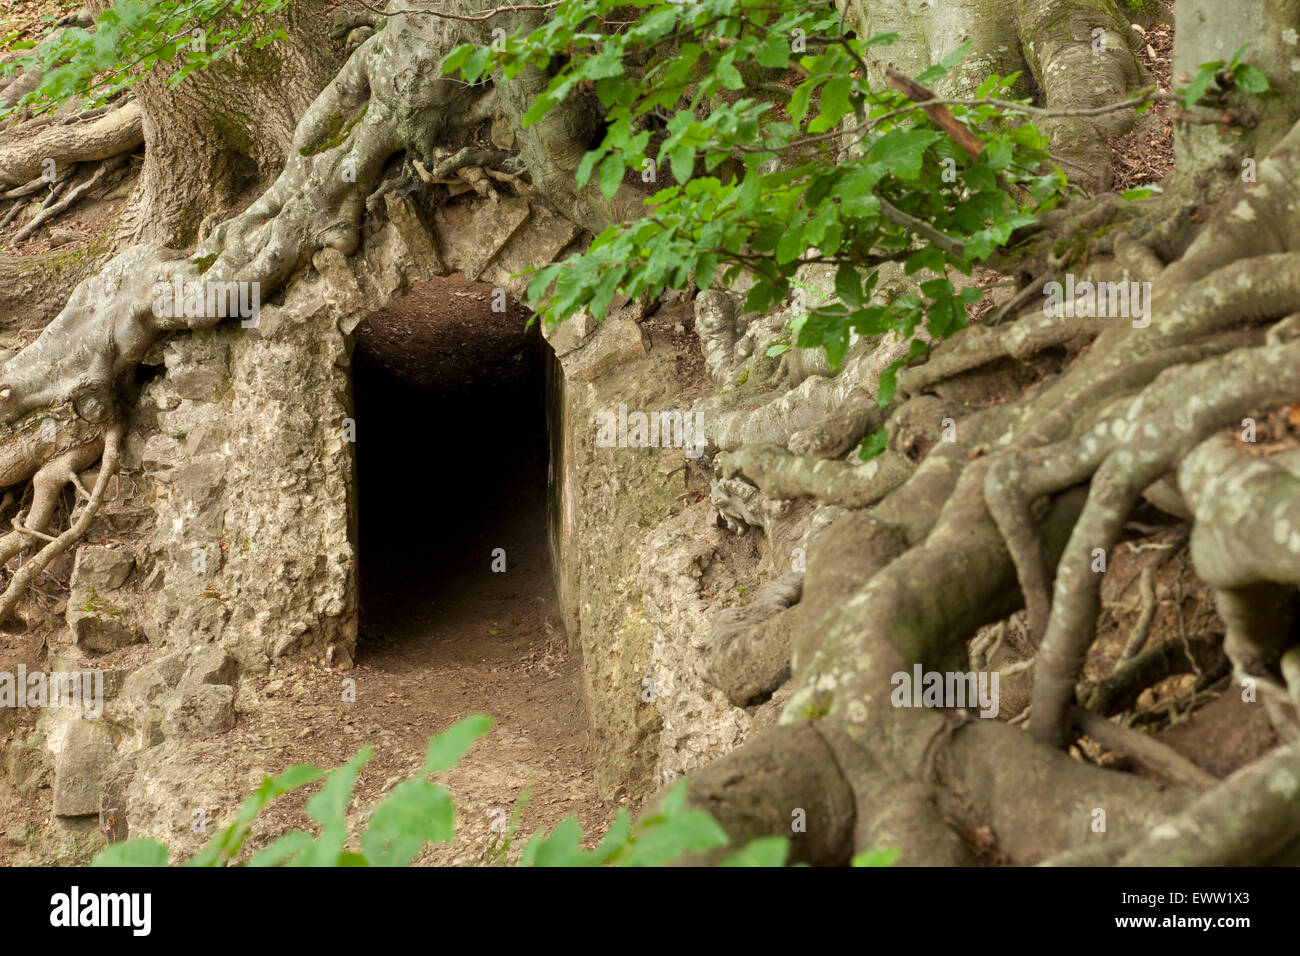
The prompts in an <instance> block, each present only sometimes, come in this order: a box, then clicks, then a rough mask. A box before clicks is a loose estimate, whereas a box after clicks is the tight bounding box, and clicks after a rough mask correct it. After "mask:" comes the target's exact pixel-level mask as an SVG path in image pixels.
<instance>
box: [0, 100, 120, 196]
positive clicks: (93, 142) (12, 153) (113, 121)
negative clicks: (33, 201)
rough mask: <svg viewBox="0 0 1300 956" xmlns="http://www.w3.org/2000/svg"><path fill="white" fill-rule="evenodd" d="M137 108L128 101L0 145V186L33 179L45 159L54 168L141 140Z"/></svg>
mask: <svg viewBox="0 0 1300 956" xmlns="http://www.w3.org/2000/svg"><path fill="white" fill-rule="evenodd" d="M141 122H142V121H141V118H140V107H139V106H138V105H137V104H136V103H134V102H130V103H127V104H125V105H123V106H122V107H120V108H119V109H116V110H114V111H113V112H111V113H108V114H107V115H104V116H101V117H99V118H98V119H96V120H94V121H93V122H91V123H87V124H85V125H78V126H55V127H52V128H50V129H47V130H45V131H44V132H41V133H38V134H37V135H35V136H32V137H30V138H29V139H24V140H20V141H18V142H16V143H10V144H9V145H7V146H0V185H4V186H21V185H23V184H25V183H27V182H29V181H30V180H32V179H35V178H37V177H38V176H40V174H41V173H42V172H43V171H44V169H45V163H46V160H53V161H54V164H55V168H56V171H57V172H58V173H59V174H60V175H62V173H63V169H64V167H66V166H70V165H71V164H73V163H85V162H93V161H95V160H100V159H108V158H109V157H111V156H116V155H118V154H119V153H126V152H130V151H131V150H133V149H135V148H136V147H137V146H139V145H140V144H141V143H143V142H144V128H143V126H142V125H141Z"/></svg>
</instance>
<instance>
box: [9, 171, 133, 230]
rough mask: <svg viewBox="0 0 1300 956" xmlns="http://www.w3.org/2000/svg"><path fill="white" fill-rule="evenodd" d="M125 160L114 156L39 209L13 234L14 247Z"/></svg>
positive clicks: (92, 187) (97, 183) (70, 204)
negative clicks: (82, 180) (83, 179)
mask: <svg viewBox="0 0 1300 956" xmlns="http://www.w3.org/2000/svg"><path fill="white" fill-rule="evenodd" d="M126 159H127V157H126V155H125V154H122V155H118V156H114V157H113V158H112V159H109V160H108V161H107V162H104V163H101V164H100V165H99V167H98V168H97V169H96V170H95V171H94V172H93V173H92V174H91V175H90V178H88V179H87V180H86V181H85V182H83V183H80V184H78V185H77V186H75V187H73V188H72V189H69V190H68V191H67V192H66V193H65V194H64V195H63V197H62V198H60V199H59V200H58V201H57V202H53V203H50V204H49V205H48V206H43V207H41V211H40V212H38V213H37V214H36V215H35V216H34V217H33V218H32V221H31V222H29V223H28V224H27V225H25V226H23V227H22V228H21V229H19V230H18V232H16V233H15V234H14V237H13V240H12V241H13V242H14V244H15V245H16V244H17V243H20V242H23V241H24V240H26V239H27V238H28V237H29V236H31V235H32V233H34V232H35V231H36V230H37V229H39V228H40V227H41V226H43V225H45V223H47V222H49V221H50V220H51V219H53V218H54V217H55V216H57V215H59V214H60V213H62V212H63V211H64V210H65V209H68V208H69V207H70V206H72V204H73V203H75V202H76V201H77V200H78V199H80V198H81V197H82V196H84V195H85V194H86V193H88V192H90V190H92V189H94V188H95V187H96V186H98V185H99V184H100V183H102V182H103V181H104V179H105V177H107V176H108V175H109V174H110V173H112V172H113V171H114V170H115V169H117V168H118V167H119V166H121V165H122V164H123V163H125V162H126Z"/></svg>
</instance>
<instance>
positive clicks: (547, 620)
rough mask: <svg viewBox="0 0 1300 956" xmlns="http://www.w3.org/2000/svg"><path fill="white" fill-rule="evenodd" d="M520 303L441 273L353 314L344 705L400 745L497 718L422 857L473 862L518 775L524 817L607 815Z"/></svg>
mask: <svg viewBox="0 0 1300 956" xmlns="http://www.w3.org/2000/svg"><path fill="white" fill-rule="evenodd" d="M494 297H495V299H494ZM494 301H495V303H496V304H497V305H498V308H500V306H501V305H502V304H504V305H505V310H504V311H494V310H493V308H492V306H493V304H494ZM528 318H529V312H528V311H527V310H526V309H525V308H524V307H523V306H521V305H519V304H518V303H516V302H514V301H509V302H506V301H505V293H504V290H497V289H495V288H494V287H493V286H491V285H485V284H481V283H473V282H469V281H466V280H465V279H463V278H462V277H460V276H451V277H446V278H442V279H437V280H433V281H430V282H424V283H417V284H416V285H414V286H412V288H411V290H410V291H409V292H408V294H407V295H405V296H403V297H402V298H401V299H399V300H397V301H396V302H394V303H393V304H392V305H391V306H390V307H389V308H387V309H385V310H384V311H382V312H379V313H376V314H374V315H371V316H370V317H368V318H367V319H366V320H365V321H364V322H363V323H362V324H361V325H360V326H358V327H357V329H356V332H355V337H356V351H355V353H354V356H353V400H354V417H355V419H356V423H357V434H356V446H355V447H356V456H357V458H356V461H357V477H356V481H357V499H356V500H357V519H358V543H359V569H360V570H359V576H360V589H361V627H360V637H359V640H358V646H357V664H358V667H357V671H356V674H357V678H356V679H357V705H358V707H360V708H361V709H362V710H363V711H366V712H367V715H368V716H369V717H370V718H371V719H372V720H373V721H374V722H376V723H380V724H384V725H386V726H387V728H388V729H389V730H390V731H391V732H393V733H394V734H396V735H397V736H398V737H400V738H401V739H402V741H403V746H404V747H406V748H407V752H409V753H410V754H412V755H415V754H419V753H422V752H423V747H424V745H425V744H426V743H427V741H428V738H429V737H430V736H431V735H432V734H434V733H437V732H439V731H441V730H444V729H445V728H446V727H447V726H448V725H449V724H451V723H452V722H453V721H455V720H457V719H459V718H460V717H463V716H466V715H468V714H472V713H487V714H490V715H492V716H493V717H494V718H496V726H495V728H494V729H493V731H492V732H491V733H490V734H489V735H488V736H487V737H485V738H483V740H481V741H480V742H479V743H478V744H477V745H476V746H475V748H474V749H473V750H472V751H471V752H470V754H469V755H467V756H466V758H465V759H464V760H463V761H462V764H461V766H459V767H457V768H456V769H455V770H453V771H451V773H450V774H448V775H447V777H446V780H445V782H446V784H447V786H448V787H449V789H451V790H452V794H453V797H454V799H455V800H456V803H457V805H458V806H459V807H460V808H461V810H460V813H461V817H460V819H461V821H462V822H461V825H460V832H461V836H460V837H459V838H458V840H457V843H456V845H455V846H454V847H446V848H442V849H430V850H426V854H429V853H433V854H435V857H434V859H432V860H429V861H427V862H444V863H446V862H475V861H476V859H477V858H476V857H474V856H473V854H474V853H477V852H480V851H482V850H483V848H484V847H486V846H488V845H490V844H491V842H492V839H493V837H494V835H495V834H494V831H493V830H492V826H493V825H495V824H497V823H499V821H500V820H501V819H502V818H501V815H500V813H499V812H498V811H500V810H503V809H504V810H505V811H506V813H507V814H508V813H509V812H510V811H511V808H512V806H513V803H514V801H515V800H516V799H518V797H519V796H520V794H521V793H522V792H523V790H524V789H525V788H527V789H529V790H530V791H531V792H532V796H533V798H534V801H536V800H538V799H539V798H542V796H543V794H546V795H547V798H546V799H545V800H543V801H542V802H541V803H540V804H539V805H538V806H537V807H535V808H534V807H530V808H529V810H530V812H528V813H527V814H526V815H525V822H526V823H527V824H528V825H529V826H530V827H531V828H533V829H535V828H536V827H538V826H543V825H547V826H549V825H553V824H554V823H556V822H558V821H559V820H560V819H562V818H563V816H566V815H568V814H569V813H574V812H576V813H577V814H578V816H579V818H580V819H581V820H582V821H583V823H584V825H585V824H589V823H590V824H592V825H596V826H598V827H599V826H602V825H603V824H604V822H605V820H604V816H605V814H604V811H603V809H602V807H601V806H600V803H599V801H598V800H597V797H596V790H595V784H594V781H593V774H592V764H591V757H590V748H589V746H588V725H587V716H586V711H585V708H584V705H583V694H582V684H581V678H580V676H579V671H578V667H577V662H576V661H575V660H572V659H570V658H569V656H568V653H567V649H566V643H567V642H566V639H565V634H564V628H563V624H562V618H561V614H560V611H559V607H558V604H557V601H556V596H555V586H554V583H553V579H552V574H551V564H550V557H549V554H548V546H547V510H546V508H547V501H546V498H547V461H548V451H549V448H548V440H547V422H546V405H545V394H544V393H545V387H546V386H545V377H546V376H545V368H546V362H547V361H548V357H549V355H550V351H549V347H548V346H547V345H546V344H545V342H544V341H543V340H542V337H541V335H540V334H539V330H538V328H537V324H536V323H533V325H532V327H531V328H526V323H527V321H528ZM548 808H549V809H548ZM551 816H553V817H554V819H549V817H551ZM473 847H478V849H472V848H473ZM467 853H468V854H470V855H469V856H466V855H465V854H467ZM446 854H451V855H446Z"/></svg>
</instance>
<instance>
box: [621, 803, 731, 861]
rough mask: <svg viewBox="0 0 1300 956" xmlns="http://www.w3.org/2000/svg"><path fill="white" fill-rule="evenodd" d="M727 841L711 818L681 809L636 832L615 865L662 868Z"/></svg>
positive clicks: (696, 811)
mask: <svg viewBox="0 0 1300 956" xmlns="http://www.w3.org/2000/svg"><path fill="white" fill-rule="evenodd" d="M728 842H729V841H728V839H727V834H726V833H725V832H724V831H723V829H722V827H720V826H719V825H718V821H716V820H714V819H713V817H711V816H709V815H708V814H707V813H705V812H704V811H703V810H684V811H680V812H674V813H673V814H672V815H671V816H669V817H668V818H667V819H665V820H664V821H663V822H662V823H659V824H657V825H652V826H649V827H647V828H646V829H645V830H643V831H642V832H641V833H639V834H638V835H637V836H636V837H635V839H634V841H633V843H632V845H631V846H629V847H628V849H627V851H626V852H625V853H624V854H623V855H622V856H620V857H619V860H618V862H619V865H620V866H663V865H664V864H665V863H671V862H673V861H674V860H676V859H678V858H679V857H680V856H682V855H683V854H686V853H703V852H704V851H705V850H712V849H713V848H715V847H720V846H726V845H727V843H728Z"/></svg>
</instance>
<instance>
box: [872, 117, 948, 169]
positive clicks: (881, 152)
mask: <svg viewBox="0 0 1300 956" xmlns="http://www.w3.org/2000/svg"><path fill="white" fill-rule="evenodd" d="M942 138H943V135H942V134H941V133H936V132H935V131H933V130H927V129H891V130H890V131H889V132H888V133H886V134H885V135H884V136H882V137H880V139H878V140H876V144H875V145H874V146H872V147H871V152H870V153H868V154H867V160H868V162H878V163H883V164H885V165H886V166H887V167H888V168H889V171H890V172H891V173H893V174H894V175H895V176H897V177H898V178H899V179H916V177H917V176H918V175H919V174H920V172H921V161H922V159H923V158H924V154H925V151H926V150H927V149H928V148H929V147H930V146H931V145H933V144H934V143H935V142H936V141H938V140H940V139H942Z"/></svg>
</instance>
